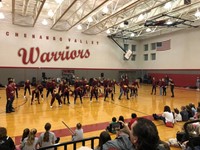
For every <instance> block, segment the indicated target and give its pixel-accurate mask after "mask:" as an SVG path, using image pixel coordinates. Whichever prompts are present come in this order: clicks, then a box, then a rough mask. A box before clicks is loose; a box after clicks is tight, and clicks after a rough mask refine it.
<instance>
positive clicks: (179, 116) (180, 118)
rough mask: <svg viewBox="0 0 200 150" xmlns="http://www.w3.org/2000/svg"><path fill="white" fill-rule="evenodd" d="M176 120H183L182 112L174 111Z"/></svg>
mask: <svg viewBox="0 0 200 150" xmlns="http://www.w3.org/2000/svg"><path fill="white" fill-rule="evenodd" d="M174 120H175V121H182V116H181V114H180V113H179V114H176V113H174Z"/></svg>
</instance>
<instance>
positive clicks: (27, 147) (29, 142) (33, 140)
mask: <svg viewBox="0 0 200 150" xmlns="http://www.w3.org/2000/svg"><path fill="white" fill-rule="evenodd" d="M36 133H37V130H36V129H31V131H30V133H29V135H28V137H27V138H25V139H24V140H23V142H22V143H21V150H36V149H37V142H38V138H37V137H36V136H35V135H36Z"/></svg>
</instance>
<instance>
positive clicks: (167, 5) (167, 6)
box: [164, 2, 172, 10]
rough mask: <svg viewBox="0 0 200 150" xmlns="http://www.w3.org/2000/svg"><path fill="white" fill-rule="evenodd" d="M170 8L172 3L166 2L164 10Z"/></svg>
mask: <svg viewBox="0 0 200 150" xmlns="http://www.w3.org/2000/svg"><path fill="white" fill-rule="evenodd" d="M171 7H172V3H171V2H167V3H166V4H165V5H164V8H165V9H168V10H169V9H170V8H171Z"/></svg>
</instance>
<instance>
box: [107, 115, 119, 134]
mask: <svg viewBox="0 0 200 150" xmlns="http://www.w3.org/2000/svg"><path fill="white" fill-rule="evenodd" d="M119 128H120V124H119V123H118V122H117V118H116V117H113V118H112V122H111V123H110V124H109V126H108V127H107V128H106V130H107V131H109V132H110V133H114V134H115V133H116V129H119Z"/></svg>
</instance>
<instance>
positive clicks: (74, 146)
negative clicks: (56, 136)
mask: <svg viewBox="0 0 200 150" xmlns="http://www.w3.org/2000/svg"><path fill="white" fill-rule="evenodd" d="M95 140H98V141H99V137H98V136H95V137H90V138H85V139H82V140H77V141H69V142H64V143H59V144H54V145H51V146H47V147H41V148H39V149H37V150H48V149H50V148H54V150H57V148H58V147H63V150H67V147H68V146H69V145H73V150H76V149H77V143H82V146H85V142H86V141H91V144H90V146H91V148H92V149H94V141H95ZM79 146H80V145H79Z"/></svg>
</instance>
